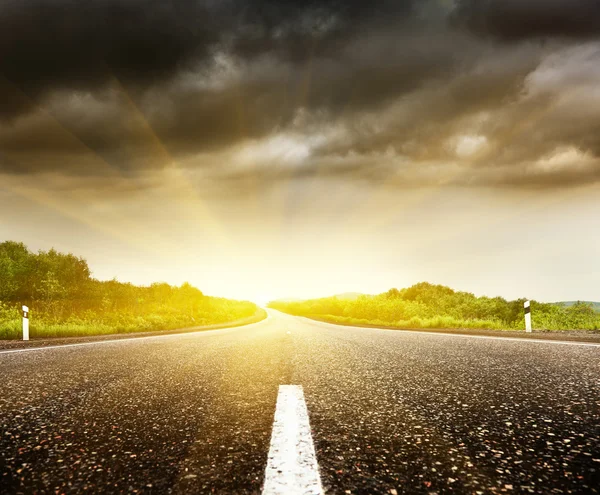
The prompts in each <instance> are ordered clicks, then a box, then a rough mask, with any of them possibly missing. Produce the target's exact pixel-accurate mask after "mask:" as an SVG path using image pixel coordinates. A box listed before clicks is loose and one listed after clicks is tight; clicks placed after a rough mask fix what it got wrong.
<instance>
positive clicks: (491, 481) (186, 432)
mask: <svg viewBox="0 0 600 495" xmlns="http://www.w3.org/2000/svg"><path fill="white" fill-rule="evenodd" d="M24 351H25V352H22V351H21V350H18V351H17V352H15V351H2V353H0V376H2V382H1V383H0V418H1V419H0V492H3V493H15V492H19V491H21V492H27V493H29V492H45V493H46V492H55V491H56V492H58V493H62V492H73V493H75V492H82V491H84V490H85V489H87V490H89V491H91V492H98V491H102V492H111V493H118V492H147V493H210V492H216V493H223V492H235V493H260V492H261V489H262V485H263V481H264V473H265V468H266V466H267V453H268V451H269V444H270V439H271V432H272V428H273V417H274V413H275V405H276V401H277V395H278V389H279V385H281V384H295V385H302V386H303V389H304V396H305V400H306V406H307V409H308V415H309V418H310V426H311V428H312V440H313V441H314V451H315V454H316V460H317V462H318V465H319V469H320V475H321V481H322V485H323V487H324V489H325V490H326V491H328V492H330V493H342V494H343V493H388V494H393V493H440V494H441V493H448V492H452V493H511V492H514V493H517V492H518V493H553V492H554V493H598V492H599V484H598V480H599V479H600V360H599V358H600V347H599V346H597V345H594V344H569V345H561V344H558V343H555V342H547V343H539V342H532V341H526V340H523V341H512V340H500V339H494V338H488V339H486V338H470V337H465V336H453V335H439V334H433V333H432V334H423V333H412V332H395V331H383V330H377V329H369V328H353V327H339V326H334V325H330V324H326V323H319V322H314V321H310V320H305V319H302V318H296V317H292V316H287V315H283V314H281V313H277V312H272V317H271V318H269V319H268V320H265V321H263V322H261V323H257V324H254V325H251V326H247V327H239V328H235V329H226V330H217V331H209V332H200V333H187V334H181V335H168V336H161V337H157V338H146V339H131V340H120V341H116V342H111V343H106V342H103V343H102V345H99V344H94V343H89V345H83V346H76V347H62V348H61V347H58V348H45V349H42V350H31V349H27V350H24ZM282 431H285V430H282Z"/></svg>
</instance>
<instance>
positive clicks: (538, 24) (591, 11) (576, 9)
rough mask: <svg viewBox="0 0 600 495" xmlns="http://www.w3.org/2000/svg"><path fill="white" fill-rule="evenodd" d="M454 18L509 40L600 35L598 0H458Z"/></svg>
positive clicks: (478, 32)
mask: <svg viewBox="0 0 600 495" xmlns="http://www.w3.org/2000/svg"><path fill="white" fill-rule="evenodd" d="M453 17H454V20H455V21H456V22H457V23H458V24H462V25H464V26H467V27H468V28H469V29H471V30H473V31H474V32H475V33H477V34H483V35H491V36H496V37H499V38H503V39H507V40H519V39H529V38H536V37H551V38H552V37H566V38H588V37H598V36H600V2H598V1H597V0H459V1H458V4H457V7H456V10H455V11H454V16H453Z"/></svg>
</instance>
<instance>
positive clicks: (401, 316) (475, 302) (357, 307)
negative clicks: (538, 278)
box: [270, 282, 600, 330]
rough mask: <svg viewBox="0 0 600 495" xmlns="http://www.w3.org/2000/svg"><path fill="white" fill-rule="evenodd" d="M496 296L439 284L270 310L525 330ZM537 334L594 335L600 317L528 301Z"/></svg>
mask: <svg viewBox="0 0 600 495" xmlns="http://www.w3.org/2000/svg"><path fill="white" fill-rule="evenodd" d="M525 300H526V299H516V300H514V301H507V300H505V299H503V298H501V297H494V298H489V297H476V296H475V295H474V294H471V293H469V292H458V291H454V290H453V289H451V288H449V287H444V286H443V285H433V284H430V283H427V282H422V283H419V284H416V285H413V286H412V287H409V288H407V289H401V290H398V289H390V290H389V291H387V292H385V293H383V294H379V295H375V296H360V297H358V298H357V299H353V300H350V299H339V298H336V297H328V298H322V299H311V300H307V301H296V302H280V301H276V302H273V303H271V304H270V307H272V308H274V309H278V310H280V311H284V312H286V313H289V314H293V315H298V316H309V315H313V316H316V317H318V318H323V319H326V320H329V321H333V322H340V323H355V324H359V323H360V324H375V325H382V326H395V327H398V328H400V327H402V328H480V329H524V328H525V323H524V315H523V303H524V302H525ZM531 312H532V323H533V326H534V328H536V329H548V330H566V329H573V330H598V329H599V328H600V313H598V312H596V311H594V309H593V308H592V306H591V305H589V304H585V303H577V304H575V305H573V306H570V307H567V306H563V305H559V304H548V303H540V302H537V301H532V305H531Z"/></svg>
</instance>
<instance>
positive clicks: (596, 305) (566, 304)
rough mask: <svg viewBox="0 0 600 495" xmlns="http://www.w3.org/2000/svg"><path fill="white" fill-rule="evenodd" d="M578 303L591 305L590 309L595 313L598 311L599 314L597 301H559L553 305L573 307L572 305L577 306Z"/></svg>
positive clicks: (599, 308) (599, 306)
mask: <svg viewBox="0 0 600 495" xmlns="http://www.w3.org/2000/svg"><path fill="white" fill-rule="evenodd" d="M578 302H582V303H586V304H591V305H592V308H594V310H595V311H599V312H600V302H597V301H559V302H557V303H555V304H560V305H561V306H567V307H569V306H573V305H574V304H577V303H578Z"/></svg>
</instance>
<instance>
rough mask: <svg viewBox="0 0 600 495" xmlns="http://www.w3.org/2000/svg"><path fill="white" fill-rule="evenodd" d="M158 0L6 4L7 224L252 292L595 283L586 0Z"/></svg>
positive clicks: (0, 51)
mask: <svg viewBox="0 0 600 495" xmlns="http://www.w3.org/2000/svg"><path fill="white" fill-rule="evenodd" d="M166 5H167V4H163V3H161V2H149V1H148V0H130V1H127V2H125V1H124V0H123V1H119V0H90V1H89V2H88V3H86V6H81V7H77V8H74V7H73V4H72V3H71V2H67V1H66V0H58V1H56V2H52V3H48V2H45V1H44V0H34V1H31V2H12V3H9V4H7V5H6V6H4V7H3V8H2V12H1V15H0V47H1V48H0V95H1V96H2V104H0V241H1V240H16V241H22V242H25V243H26V244H27V245H28V247H29V248H30V249H34V250H37V249H44V250H45V249H49V248H52V247H54V248H56V249H58V250H60V251H67V252H73V253H74V254H76V255H80V256H83V257H84V258H86V259H87V260H88V262H89V264H90V267H91V269H92V271H93V274H94V276H95V277H97V278H100V279H110V278H113V277H116V278H118V279H119V280H121V281H131V282H134V283H137V284H149V283H151V282H155V281H166V282H169V283H172V284H180V283H182V282H184V281H189V282H190V283H192V284H194V285H196V286H197V287H199V288H200V289H201V290H203V291H204V292H205V293H207V294H211V295H221V296H226V297H236V298H244V299H251V300H254V301H258V302H261V303H262V302H265V301H266V300H268V299H275V298H285V297H299V298H305V297H316V296H326V295H331V294H336V293H343V292H365V293H378V292H383V291H385V290H387V289H389V288H391V287H398V288H401V287H406V286H409V285H411V284H413V283H416V282H420V281H429V282H432V283H441V284H444V285H449V286H451V287H453V288H455V289H460V290H467V291H470V292H474V293H476V294H477V295H489V296H495V295H501V296H504V297H507V298H516V297H530V298H536V299H539V300H544V301H556V300H574V299H584V300H600V229H598V225H599V222H598V218H600V199H599V198H600V195H599V193H600V137H599V136H600V91H599V89H598V88H600V70H599V67H600V24H599V23H598V19H600V7H599V6H598V4H597V3H594V2H584V1H579V0H578V1H575V2H574V1H573V0H551V1H550V0H529V1H528V2H522V1H521V0H490V1H488V2H478V1H476V0H456V1H449V0H448V1H443V0H421V1H418V2H417V1H415V0H396V1H393V2H389V1H385V0H381V1H379V0H376V1H374V2H370V3H369V5H370V8H369V10H368V11H366V10H365V8H364V2H359V1H344V2H341V1H337V0H315V1H311V2H300V1H294V0H286V1H283V2H282V1H275V0H254V1H250V2H241V0H240V1H238V0H227V1H224V2H209V1H204V0H189V1H188V0H184V1H181V2H179V3H173V4H172V5H171V4H169V5H170V6H169V7H167V6H166ZM242 5H243V7H244V8H241V7H242ZM66 13H68V14H69V16H68V17H67V18H68V19H69V22H65V21H64V19H65V18H66V17H65V14H66ZM132 19H135V22H132ZM207 20H209V21H210V22H207Z"/></svg>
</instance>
